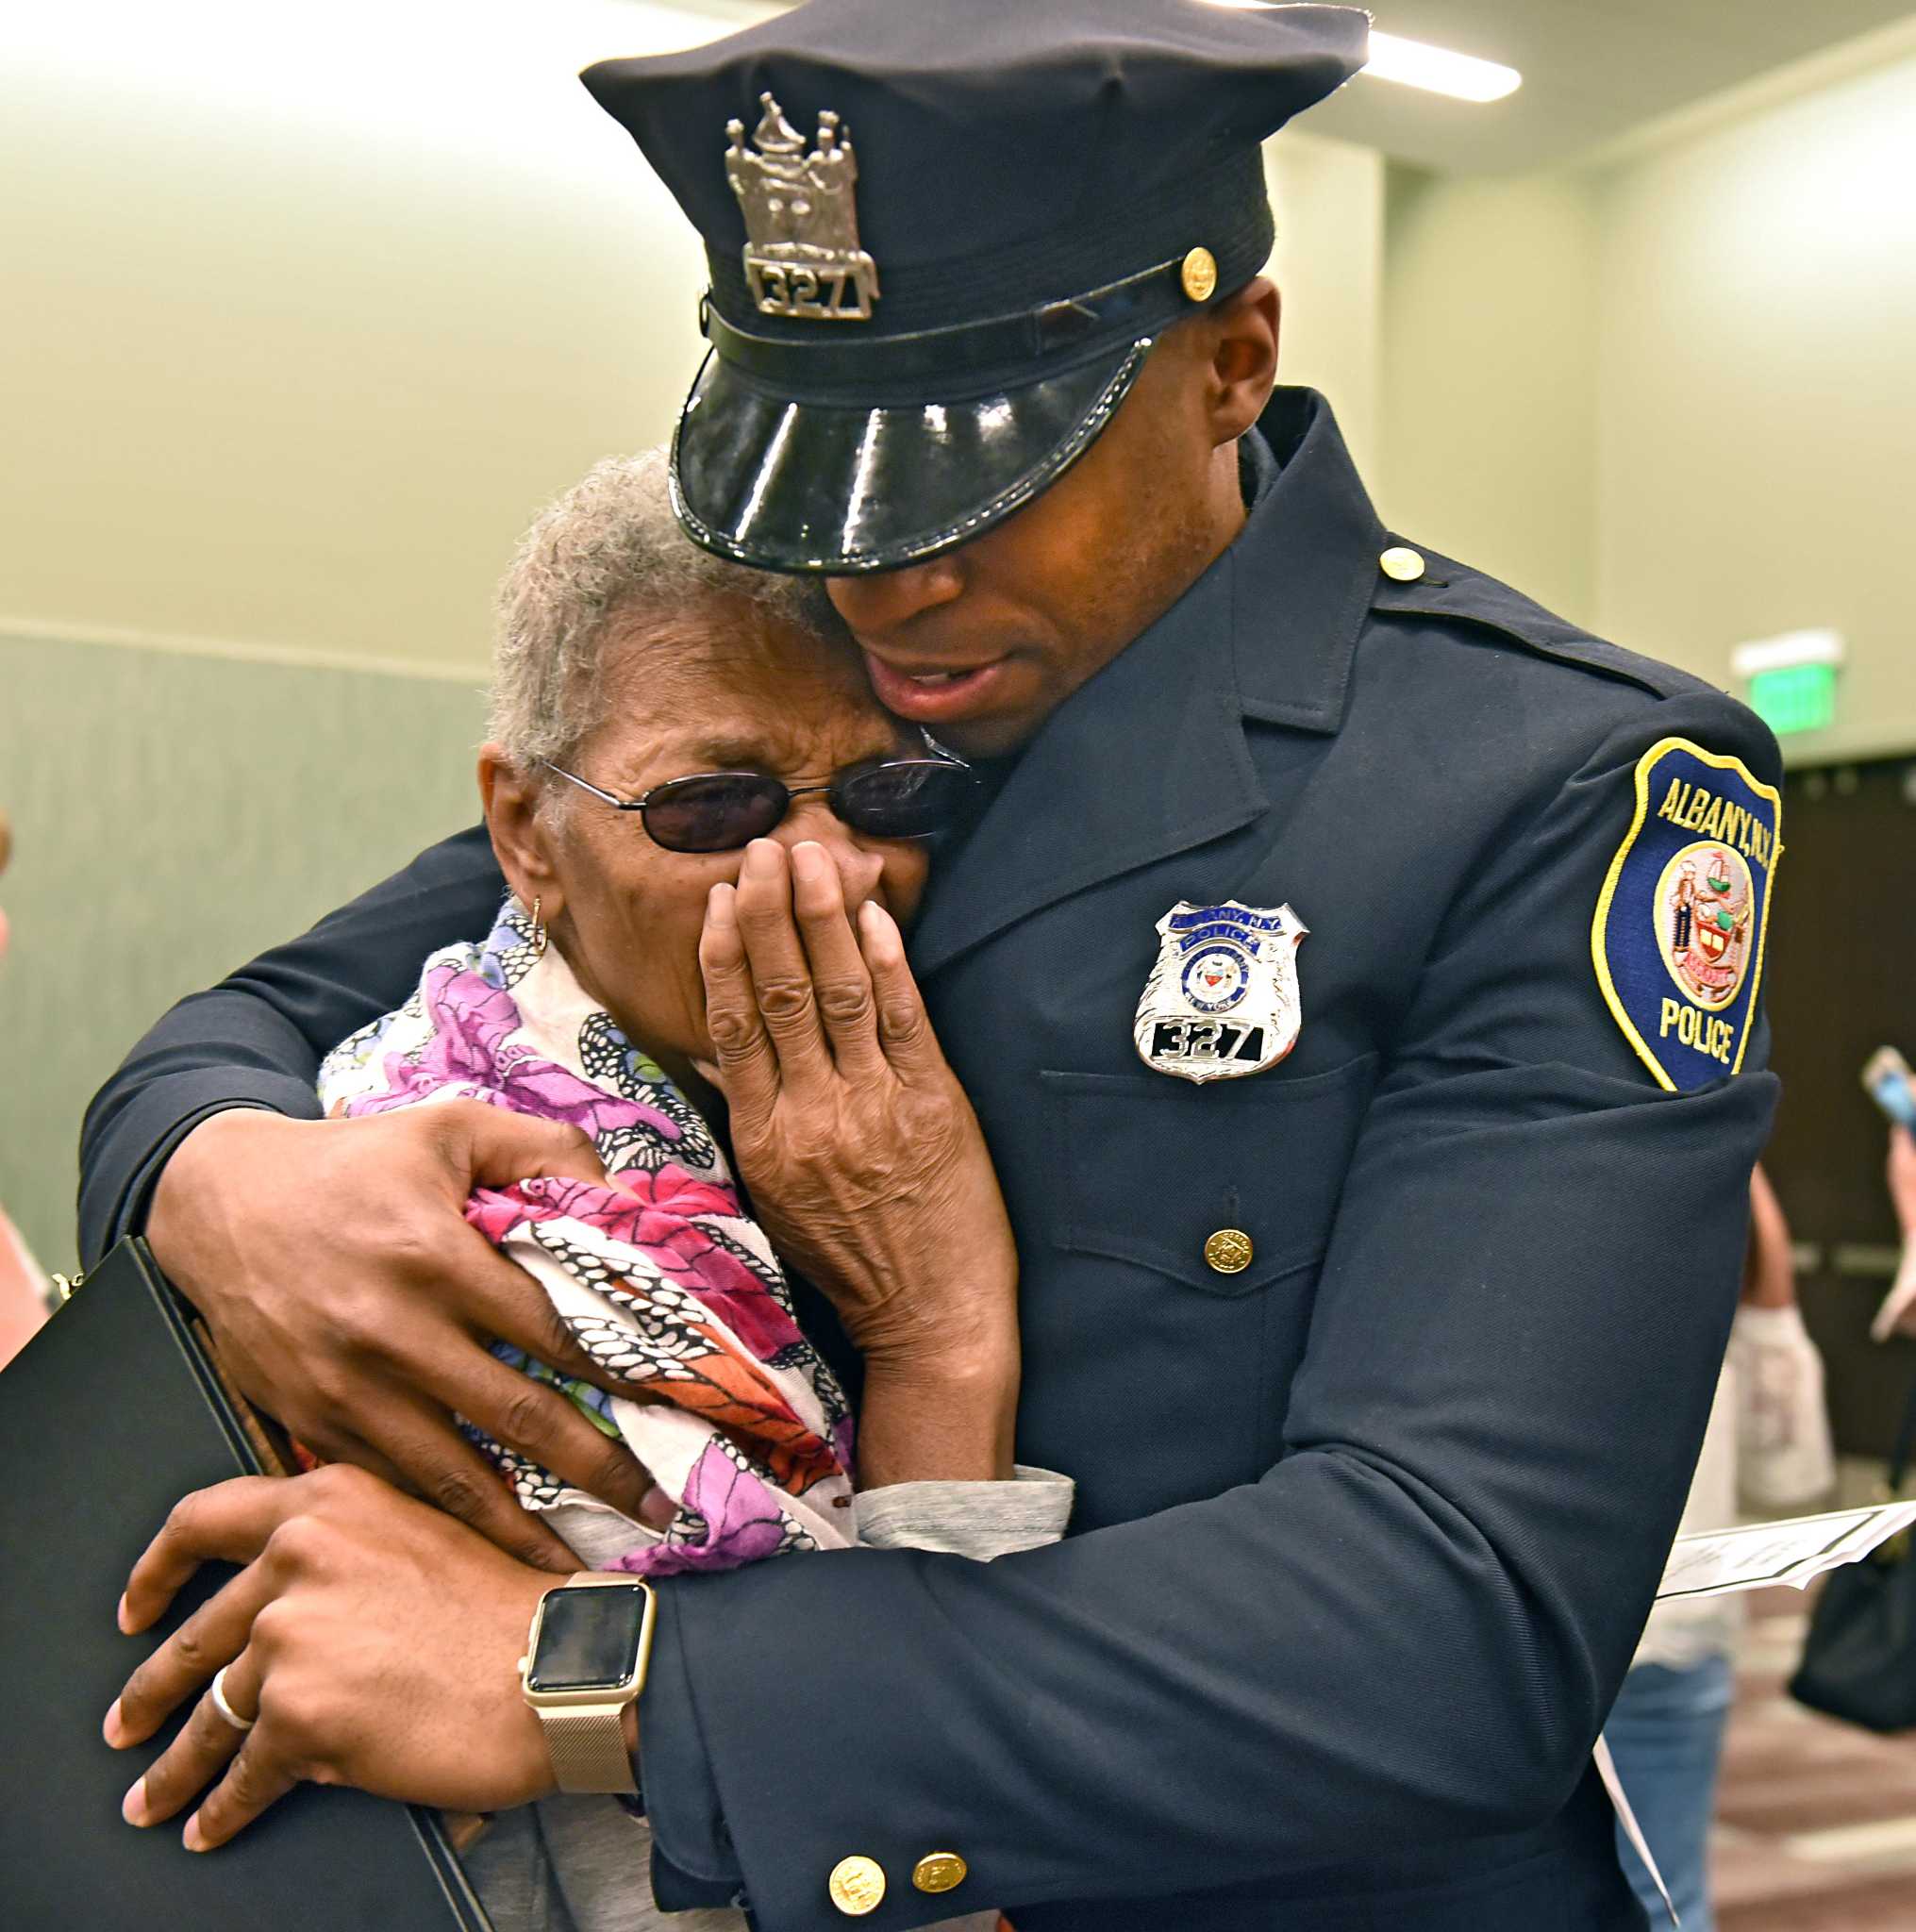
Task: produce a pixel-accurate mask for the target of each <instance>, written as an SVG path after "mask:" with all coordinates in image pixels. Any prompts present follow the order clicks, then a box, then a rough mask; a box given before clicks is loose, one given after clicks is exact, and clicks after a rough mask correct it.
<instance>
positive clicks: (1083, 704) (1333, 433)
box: [912, 389, 1382, 974]
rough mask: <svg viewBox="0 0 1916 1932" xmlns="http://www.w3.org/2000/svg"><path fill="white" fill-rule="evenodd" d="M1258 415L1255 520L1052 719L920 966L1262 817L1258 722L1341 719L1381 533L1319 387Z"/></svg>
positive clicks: (936, 926) (960, 864)
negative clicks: (1249, 738)
mask: <svg viewBox="0 0 1916 1932" xmlns="http://www.w3.org/2000/svg"><path fill="white" fill-rule="evenodd" d="M1258 430H1259V431H1260V432H1261V434H1262V436H1263V438H1264V440H1265V441H1266V442H1267V443H1268V445H1269V456H1268V458H1265V457H1264V456H1262V455H1261V454H1260V453H1259V452H1258V451H1256V450H1255V449H1253V450H1251V451H1249V452H1247V456H1248V458H1249V460H1248V463H1247V468H1248V469H1249V471H1250V473H1251V475H1252V480H1253V487H1254V488H1255V490H1256V501H1255V502H1254V503H1253V504H1252V506H1251V508H1250V513H1249V515H1248V517H1247V518H1246V520H1245V523H1244V527H1243V529H1242V530H1241V531H1240V533H1239V535H1238V537H1237V540H1236V541H1234V542H1233V543H1232V544H1231V546H1230V547H1229V549H1227V550H1226V551H1225V553H1224V554H1223V556H1221V557H1220V558H1218V559H1217V561H1216V562H1215V563H1213V564H1212V565H1211V566H1210V568H1209V569H1208V570H1207V571H1206V572H1205V574H1204V575H1202V576H1201V577H1199V578H1198V580H1197V581H1196V583H1194V584H1193V585H1192V586H1191V589H1190V590H1189V591H1186V592H1185V593H1184V595H1183V596H1182V597H1180V598H1179V599H1178V601H1177V602H1176V603H1175V605H1173V606H1172V608H1170V609H1169V610H1168V611H1166V612H1165V613H1164V615H1163V616H1162V617H1160V618H1159V619H1158V622H1157V623H1156V624H1154V625H1151V627H1150V628H1149V629H1148V630H1146V631H1145V632H1144V633H1143V634H1142V635H1141V636H1140V637H1139V638H1138V639H1137V641H1135V642H1133V643H1132V644H1130V645H1129V646H1127V647H1126V649H1125V650H1124V651H1123V652H1121V653H1120V654H1119V655H1118V657H1116V658H1113V659H1112V661H1111V662H1110V663H1109V664H1108V665H1106V666H1105V668H1104V669H1103V670H1102V671H1100V672H1099V673H1098V674H1097V675H1096V676H1095V677H1093V678H1091V680H1090V681H1089V682H1088V683H1086V684H1085V685H1083V686H1082V687H1081V688H1080V689H1079V690H1077V691H1075V692H1073V693H1072V695H1071V696H1070V697H1069V698H1067V699H1066V700H1065V702H1064V703H1063V704H1061V705H1060V706H1059V707H1058V709H1057V710H1056V711H1054V712H1053V713H1052V715H1051V716H1050V717H1049V718H1048V719H1047V720H1046V721H1045V723H1044V724H1043V725H1042V726H1041V728H1040V730H1039V733H1038V735H1037V737H1036V738H1035V739H1033V740H1032V741H1031V743H1030V745H1029V746H1028V747H1027V748H1026V750H1025V753H1024V755H1023V756H1022V757H1021V758H1019V759H1018V761H1017V763H1016V765H1015V766H1013V768H1012V769H1011V772H1010V774H1009V775H1008V777H1007V778H1006V779H1005V781H1004V783H1003V785H1002V786H1001V787H1000V789H999V791H998V793H997V795H996V797H995V798H993V799H992V801H991V805H990V806H989V807H988V808H986V810H985V812H984V814H983V816H982V817H981V818H980V820H979V822H978V824H977V827H976V829H975V831H974V832H973V833H972V835H971V837H970V838H969V839H968V840H966V841H965V843H964V844H963V845H962V846H961V847H960V848H959V849H958V851H957V852H955V853H953V854H952V855H951V856H950V857H949V858H947V859H946V860H945V861H944V862H943V864H942V865H941V868H940V870H939V873H938V874H937V875H936V876H935V878H934V880H933V884H932V891H931V894H930V898H929V901H928V903H927V906H926V908H925V916H924V918H923V920H922V921H921V922H920V924H919V927H918V932H917V936H916V938H915V940H914V942H913V947H912V954H913V958H914V960H915V962H916V965H917V968H918V970H919V972H920V973H921V974H930V973H934V972H936V971H937V970H938V969H939V968H940V967H941V966H943V965H944V964H946V963H947V962H948V961H949V960H951V959H952V958H956V957H957V956H958V954H959V953H962V952H965V951H967V950H969V949H970V948H971V947H972V946H975V945H976V944H978V943H980V942H981V941H984V940H986V939H989V938H990V937H991V935H992V934H993V933H995V932H999V931H1001V930H1003V928H1004V927H1006V926H1007V925H1009V924H1012V923H1013V922H1015V921H1017V920H1019V919H1022V918H1025V917H1026V916H1028V915H1029V914H1030V913H1032V912H1035V911H1038V910H1039V909H1041V908H1042V907H1044V906H1047V905H1050V904H1053V903H1055V902H1056V901H1058V900H1060V899H1064V898H1067V897H1069V896H1070V895H1071V894H1072V893H1074V892H1079V891H1084V890H1085V889H1086V888H1088V887H1090V886H1093V885H1096V884H1098V883H1100V882H1101V881H1103V880H1105V879H1108V878H1114V877H1116V876H1118V875H1119V874H1122V873H1125V872H1129V871H1132V870H1134V869H1135V868H1137V867H1139V866H1141V865H1148V864H1150V863H1152V862H1154V861H1155V860H1158V859H1160V858H1169V857H1170V856H1172V855H1173V854H1175V853H1177V852H1181V851H1187V850H1190V849H1191V848H1193V847H1195V846H1199V845H1204V844H1208V843H1209V842H1210V841H1212V840H1215V839H1220V838H1223V837H1224V836H1225V834H1226V833H1229V832H1233V831H1236V830H1237V829H1239V828H1240V827H1241V826H1242V825H1245V824H1249V823H1250V822H1251V821H1252V820H1253V819H1255V818H1256V817H1258V814H1259V813H1260V812H1262V811H1263V810H1264V809H1265V806H1266V801H1265V798H1264V794H1263V792H1262V791H1261V789H1260V788H1259V785H1258V775H1257V773H1256V770H1255V768H1254V767H1253V765H1252V761H1251V757H1250V751H1249V747H1248V745H1247V744H1246V742H1245V738H1244V720H1245V719H1246V718H1253V719H1257V720H1259V721H1261V722H1264V723H1269V724H1282V725H1288V726H1290V727H1291V728H1292V729H1296V730H1303V731H1312V732H1324V733H1328V732H1335V731H1336V730H1337V728H1338V726H1339V725H1340V724H1341V722H1342V717H1343V707H1344V698H1345V694H1346V691H1347V688H1348V685H1349V680H1350V666H1351V658H1352V654H1353V652H1354V651H1355V649H1356V646H1357V640H1358V631H1359V629H1360V628H1361V626H1362V624H1363V620H1364V615H1365V613H1366V611H1367V610H1368V609H1369V608H1370V601H1371V597H1372V594H1373V592H1374V591H1375V586H1376V582H1377V549H1378V543H1379V541H1380V539H1381V537H1382V529H1381V526H1380V525H1378V523H1377V519H1376V515H1375V512H1374V511H1373V510H1372V508H1371V505H1370V499H1369V498H1368V497H1367V496H1366V495H1365V493H1364V489H1363V485H1362V484H1361V483H1360V482H1359V481H1358V476H1357V472H1356V471H1355V469H1354V468H1353V467H1352V465H1351V460H1350V458H1349V456H1348V454H1347V453H1346V451H1345V449H1344V445H1343V439H1342V438H1341V436H1340V435H1339V433H1338V428H1337V424H1336V421H1335V419H1334V418H1333V417H1332V415H1331V411H1330V406H1329V404H1327V403H1326V402H1325V400H1324V398H1323V397H1322V396H1320V395H1318V394H1317V393H1316V392H1315V391H1310V390H1302V389H1296V390H1280V391H1277V393H1276V395H1275V397H1274V398H1273V400H1272V403H1271V406H1270V408H1267V409H1266V410H1265V412H1264V415H1263V417H1262V418H1261V419H1260V421H1259V423H1258ZM1267 461H1268V464H1269V470H1267V467H1266V465H1267ZM1270 470H1275V474H1270Z"/></svg>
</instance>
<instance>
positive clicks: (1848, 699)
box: [1595, 36, 1916, 758]
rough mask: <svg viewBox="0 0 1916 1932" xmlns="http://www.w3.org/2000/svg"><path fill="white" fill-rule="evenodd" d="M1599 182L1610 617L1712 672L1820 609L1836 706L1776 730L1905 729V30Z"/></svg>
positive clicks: (1913, 337) (1915, 494)
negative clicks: (1883, 55)
mask: <svg viewBox="0 0 1916 1932" xmlns="http://www.w3.org/2000/svg"><path fill="white" fill-rule="evenodd" d="M1911 38H1916V36H1912V37H1911ZM1601 186H1602V192H1601V217H1600V230H1601V236H1602V247H1601V257H1600V268H1601V279H1602V286H1603V296H1604V300H1603V311H1602V313H1603V326H1602V329H1601V331H1600V340H1601V344H1602V348H1601V354H1600V358H1599V365H1598V396H1599V398H1600V403H1599V409H1598V423H1599V435H1598V452H1597V453H1598V462H1597V496H1596V518H1595V538H1596V559H1597V603H1598V609H1599V612H1600V615H1601V620H1602V622H1603V624H1604V625H1606V626H1607V627H1608V628H1609V629H1610V630H1612V631H1613V632H1615V633H1617V634H1620V635H1622V636H1624V637H1627V638H1628V639H1630V640H1631V641H1633V642H1638V643H1641V646H1642V648H1644V649H1645V650H1648V651H1651V652H1653V653H1655V654H1656V655H1658V656H1660V657H1668V658H1676V659H1678V660H1679V661H1681V662H1683V663H1685V664H1688V665H1690V666H1691V667H1692V668H1694V669H1695V670H1697V671H1699V672H1701V673H1702V674H1703V675H1706V676H1708V677H1711V678H1713V679H1715V680H1716V681H1718V682H1722V683H1728V682H1729V681H1730V675H1731V674H1730V667H1729V653H1730V649H1731V646H1732V645H1734V644H1735V643H1737V642H1738V641H1741V640H1746V639H1752V638H1762V637H1768V636H1772V635H1774V633H1776V632H1778V631H1784V630H1793V629H1797V628H1799V627H1802V626H1806V625H1833V626H1834V627H1835V628H1836V629H1838V630H1840V631H1841V632H1843V633H1844V635H1845V636H1846V638H1847V640H1848V642H1849V648H1850V653H1851V662H1850V666H1849V668H1848V670H1846V671H1845V672H1844V674H1843V680H1844V689H1843V691H1842V692H1841V709H1840V713H1839V723H1838V724H1837V726H1836V727H1835V728H1833V729H1832V730H1831V731H1829V732H1827V733H1822V734H1816V735H1814V736H1808V737H1805V738H1803V739H1800V740H1792V741H1791V752H1792V756H1795V757H1798V758H1827V757H1831V756H1834V755H1837V754H1839V753H1841V754H1844V755H1849V754H1853V753H1864V752H1873V751H1898V750H1904V749H1907V748H1908V747H1909V746H1910V745H1912V744H1916V578H1912V575H1911V569H1910V551H1911V541H1910V519H1911V512H1912V509H1916V56H1906V58H1903V59H1901V60H1900V61H1897V62H1895V63H1894V64H1892V65H1891V66H1889V67H1887V68H1883V69H1879V70H1877V71H1874V72H1871V73H1868V74H1864V75H1858V76H1856V77H1853V78H1850V79H1847V80H1843V81H1841V82H1839V83H1837V84H1835V85H1832V86H1827V87H1824V88H1822V89H1819V90H1818V91H1817V92H1813V93H1811V94H1808V95H1807V96H1805V97H1803V98H1801V99H1797V100H1793V101H1789V102H1786V103H1784V104H1782V105H1779V106H1774V107H1768V108H1763V109H1761V110H1760V111H1758V112H1755V113H1753V114H1751V115H1749V116H1747V117H1745V118H1743V119H1741V120H1740V121H1736V122H1732V123H1731V124H1729V125H1724V126H1720V127H1716V128H1712V129H1709V130H1708V131H1705V132H1702V133H1700V134H1698V135H1696V136H1694V137H1692V138H1690V139H1688V140H1684V141H1681V142H1677V143H1676V144H1675V145H1673V146H1670V147H1667V148H1664V149H1662V150H1659V151H1657V152H1653V153H1650V154H1647V155H1644V156H1642V157H1641V158H1637V159H1635V160H1632V161H1631V162H1629V163H1628V164H1627V165H1625V166H1623V167H1621V168H1619V169H1617V170H1616V171H1615V172H1614V173H1613V174H1611V175H1609V176H1608V178H1606V179H1605V180H1604V181H1603V183H1602V185H1601Z"/></svg>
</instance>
